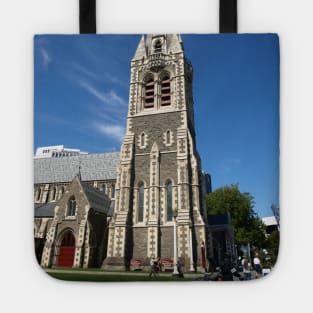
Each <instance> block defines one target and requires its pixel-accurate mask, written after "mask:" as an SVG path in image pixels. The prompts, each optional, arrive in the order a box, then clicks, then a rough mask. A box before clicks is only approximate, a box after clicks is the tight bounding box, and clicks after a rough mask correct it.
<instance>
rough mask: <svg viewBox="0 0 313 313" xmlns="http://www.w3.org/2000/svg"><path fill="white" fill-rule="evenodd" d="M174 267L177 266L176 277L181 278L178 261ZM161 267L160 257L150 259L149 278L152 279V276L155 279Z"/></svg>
mask: <svg viewBox="0 0 313 313" xmlns="http://www.w3.org/2000/svg"><path fill="white" fill-rule="evenodd" d="M176 265H177V270H178V277H180V278H183V277H184V274H183V272H182V270H181V266H180V263H179V261H177V264H176ZM161 266H162V263H161V258H160V257H157V258H154V257H152V258H151V259H150V272H149V277H152V276H153V277H156V276H157V274H158V273H160V272H161Z"/></svg>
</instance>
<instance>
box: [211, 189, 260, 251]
mask: <svg viewBox="0 0 313 313" xmlns="http://www.w3.org/2000/svg"><path fill="white" fill-rule="evenodd" d="M254 204H255V202H254V199H253V196H252V195H251V194H250V193H248V192H240V190H239V187H238V184H232V185H230V186H225V187H222V188H218V189H216V190H215V191H213V192H212V193H210V194H208V195H207V208H208V214H224V213H230V216H231V223H232V227H233V230H234V233H235V238H236V242H237V244H238V245H243V244H247V243H250V244H251V245H253V246H255V247H258V248H261V247H263V246H264V244H265V225H264V224H263V222H262V220H261V219H260V218H259V217H258V215H257V214H256V212H255V211H254V210H253V207H254Z"/></svg>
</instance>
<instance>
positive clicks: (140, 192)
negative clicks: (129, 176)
mask: <svg viewBox="0 0 313 313" xmlns="http://www.w3.org/2000/svg"><path fill="white" fill-rule="evenodd" d="M144 192H145V189H144V185H143V183H140V184H139V190H138V218H137V221H138V222H139V223H140V222H143V208H144V198H145V194H144Z"/></svg>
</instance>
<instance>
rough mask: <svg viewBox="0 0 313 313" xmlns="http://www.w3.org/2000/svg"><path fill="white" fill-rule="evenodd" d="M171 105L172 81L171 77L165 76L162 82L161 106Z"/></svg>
mask: <svg viewBox="0 0 313 313" xmlns="http://www.w3.org/2000/svg"><path fill="white" fill-rule="evenodd" d="M170 104H171V81H170V78H169V76H164V77H163V78H162V80H161V105H162V106H167V105H170Z"/></svg>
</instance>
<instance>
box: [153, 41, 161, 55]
mask: <svg viewBox="0 0 313 313" xmlns="http://www.w3.org/2000/svg"><path fill="white" fill-rule="evenodd" d="M161 52H162V42H161V40H157V41H156V42H155V44H154V53H161Z"/></svg>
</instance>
